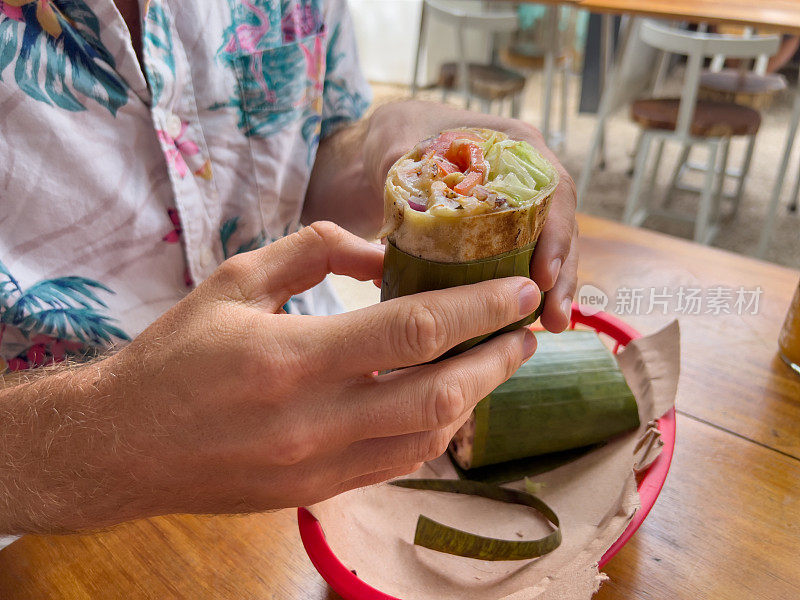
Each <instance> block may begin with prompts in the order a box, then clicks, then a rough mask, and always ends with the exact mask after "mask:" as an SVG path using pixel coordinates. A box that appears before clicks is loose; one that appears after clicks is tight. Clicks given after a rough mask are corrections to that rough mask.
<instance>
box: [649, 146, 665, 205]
mask: <svg viewBox="0 0 800 600" xmlns="http://www.w3.org/2000/svg"><path fill="white" fill-rule="evenodd" d="M664 143H665V140H664V138H663V137H662V138H661V139H660V140H658V146H657V147H656V156H655V159H654V160H653V167H652V169H651V170H650V193H649V194H647V200H645V206H646V207H647V210H648V211H649V210H650V208H652V198H653V192H654V191H655V189H656V183H657V178H658V168H659V167H660V166H661V157H662V156H663V155H664Z"/></svg>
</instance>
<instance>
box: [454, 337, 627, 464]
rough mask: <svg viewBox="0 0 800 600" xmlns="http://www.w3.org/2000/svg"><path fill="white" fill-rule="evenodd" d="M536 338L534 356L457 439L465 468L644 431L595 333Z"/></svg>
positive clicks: (479, 408)
mask: <svg viewBox="0 0 800 600" xmlns="http://www.w3.org/2000/svg"><path fill="white" fill-rule="evenodd" d="M536 338H537V341H538V349H537V350H536V354H534V356H533V358H532V359H531V360H529V361H528V362H527V363H525V364H524V365H522V367H520V369H519V370H518V371H517V372H516V373H515V374H514V375H512V376H511V378H510V379H509V380H508V381H506V382H505V383H503V384H502V385H500V386H499V387H498V388H497V389H496V390H495V391H494V392H492V393H491V394H490V395H489V396H487V397H486V398H484V399H483V400H481V401H480V402H479V403H478V404H477V406H476V407H475V410H474V411H473V413H472V415H471V416H470V418H469V420H468V421H467V422H466V423H465V424H464V426H463V427H462V428H461V429H460V430H459V431H458V432H457V433H456V435H455V437H454V438H453V441H452V442H451V444H450V454H451V456H452V457H453V459H454V460H455V462H456V463H457V464H458V466H460V467H461V468H462V469H465V470H469V469H475V468H478V467H485V466H487V465H497V464H498V463H505V462H506V461H515V460H518V459H523V458H528V457H533V456H539V455H544V454H550V453H554V452H561V451H565V450H572V449H575V448H582V447H586V446H590V445H592V444H596V443H598V442H603V441H605V440H608V439H609V438H611V437H613V436H615V435H618V434H620V433H623V432H625V431H630V430H632V429H636V428H637V427H638V426H639V412H638V409H637V406H636V400H635V399H634V396H633V393H632V392H631V390H630V388H629V387H628V384H627V382H626V381H625V377H624V376H623V374H622V372H621V371H620V368H619V366H618V364H617V361H616V359H615V358H614V356H613V355H612V354H611V352H610V351H609V350H608V348H606V347H605V345H603V342H602V341H601V340H600V338H599V337H598V335H597V334H596V333H595V332H593V331H565V332H564V333H560V334H557V335H555V334H552V333H546V332H541V333H540V332H537V334H536ZM498 466H499V465H498ZM529 474H530V473H529Z"/></svg>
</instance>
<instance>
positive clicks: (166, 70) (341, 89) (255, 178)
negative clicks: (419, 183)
mask: <svg viewBox="0 0 800 600" xmlns="http://www.w3.org/2000/svg"><path fill="white" fill-rule="evenodd" d="M140 6H141V23H142V35H143V40H142V45H143V56H142V62H143V64H144V70H142V68H141V67H140V63H139V61H138V59H137V57H136V54H135V52H134V48H133V45H132V43H131V38H130V34H129V33H128V29H127V27H126V25H125V22H124V21H123V19H122V17H121V15H120V13H119V12H118V11H117V8H116V7H115V5H114V3H113V0H0V372H2V371H3V370H4V369H5V368H10V369H22V368H28V367H33V366H38V365H41V364H46V363H49V362H52V361H57V360H60V359H62V358H63V357H64V356H66V355H70V354H83V353H85V352H86V351H87V350H93V349H100V348H104V347H107V346H109V345H111V344H115V343H120V342H123V341H125V340H129V339H130V338H132V337H134V336H136V335H137V334H138V333H139V332H140V331H141V330H142V329H143V328H145V327H146V326H147V325H148V324H149V323H151V322H152V321H153V320H155V319H156V318H157V317H158V316H159V315H160V314H162V313H163V312H164V311H165V310H166V309H167V308H169V307H170V306H172V305H173V304H174V303H175V302H176V301H178V300H179V299H180V298H181V297H183V296H184V295H185V294H186V293H187V292H188V291H189V290H190V289H191V288H192V287H193V286H194V285H196V284H197V283H198V282H200V281H202V280H203V279H205V278H206V277H207V276H208V275H209V274H210V273H211V272H212V271H213V270H214V269H215V268H216V266H217V265H218V264H219V263H220V262H222V261H223V260H224V259H225V258H226V257H228V256H231V255H233V254H236V253H238V252H244V251H247V250H251V249H254V248H257V247H259V246H262V245H264V244H265V243H268V242H270V241H272V240H275V239H277V238H279V237H281V236H284V235H286V234H287V233H290V232H292V231H295V230H296V229H297V228H298V227H299V219H300V212H301V209H302V205H303V199H304V196H305V192H306V186H307V183H308V179H309V175H310V172H311V168H312V165H313V163H314V158H315V154H316V150H317V147H318V145H319V140H320V138H322V137H324V136H326V135H329V134H330V133H331V132H333V131H334V130H335V129H336V128H338V127H340V126H342V125H344V124H347V123H350V122H352V121H354V120H356V119H358V118H359V117H360V116H361V115H362V113H363V112H364V110H365V109H366V107H367V105H368V102H369V89H368V86H367V84H366V82H365V81H364V79H363V77H362V76H361V74H360V72H359V69H358V62H357V58H356V49H355V42H354V37H353V28H352V24H351V22H350V19H349V16H348V13H347V8H346V5H345V0H204V1H202V2H196V1H190V0H149V1H142V2H140ZM286 308H287V310H288V311H289V312H318V313H319V312H334V311H336V310H337V309H338V304H337V302H336V301H335V298H334V296H333V295H332V293H331V292H330V291H329V290H328V289H327V288H325V287H324V286H322V287H319V286H318V287H317V288H315V289H314V290H312V291H311V292H309V293H306V294H304V295H301V296H298V297H295V298H293V299H292V300H291V301H290V302H289V304H288V305H287V307H286Z"/></svg>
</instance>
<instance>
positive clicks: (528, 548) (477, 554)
mask: <svg viewBox="0 0 800 600" xmlns="http://www.w3.org/2000/svg"><path fill="white" fill-rule="evenodd" d="M391 485H394V486H397V487H403V488H409V489H415V490H428V491H434V492H446V493H451V494H464V495H468V496H481V497H483V498H488V499H490V500H496V501H498V502H507V503H510V504H521V505H523V506H528V507H530V508H532V509H534V510H535V511H537V512H538V513H540V514H541V515H542V516H544V517H545V518H546V519H547V520H548V521H549V522H550V523H551V524H552V525H553V527H554V530H553V531H552V532H551V533H550V534H548V535H546V536H545V537H543V538H540V539H538V540H503V539H498V538H491V537H485V536H481V535H477V534H475V533H470V532H468V531H463V530H461V529H456V528H455V527H450V526H449V525H443V524H442V523H439V522H437V521H434V520H433V519H430V518H428V517H426V516H425V515H420V516H419V518H418V519H417V528H416V531H415V532H414V545H416V546H422V547H424V548H430V549H431V550H435V551H437V552H444V553H446V554H453V555H456V556H464V557H466V558H475V559H479V560H526V559H530V558H538V557H540V556H544V555H545V554H548V553H550V552H552V551H553V550H555V549H556V548H558V546H559V545H560V544H561V524H560V523H559V520H558V516H557V515H556V513H555V512H554V511H553V509H552V508H550V507H549V506H548V505H547V504H545V503H544V502H543V501H542V500H540V499H539V498H537V497H536V496H534V495H533V494H530V493H528V492H523V491H520V490H513V489H508V488H503V487H498V486H495V485H489V484H486V483H480V482H477V481H465V480H458V479H456V480H452V479H399V480H397V481H393V482H391Z"/></svg>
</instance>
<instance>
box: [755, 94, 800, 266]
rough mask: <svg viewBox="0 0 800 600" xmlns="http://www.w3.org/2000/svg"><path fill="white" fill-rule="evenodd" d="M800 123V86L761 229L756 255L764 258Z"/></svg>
mask: <svg viewBox="0 0 800 600" xmlns="http://www.w3.org/2000/svg"><path fill="white" fill-rule="evenodd" d="M798 125H800V87H798V88H797V92H796V94H795V97H794V108H793V109H792V117H791V120H790V121H789V131H788V133H787V134H786V144H785V145H784V148H783V158H782V159H781V164H780V168H779V169H778V175H777V177H776V178H775V185H774V186H773V187H772V197H771V198H770V201H769V207H768V208H767V216H766V219H765V220H764V227H763V229H762V230H761V237H760V239H759V240H758V249H757V250H756V256H758V257H759V258H764V255H765V254H766V253H767V245H768V244H769V241H770V237H772V230H773V229H774V227H775V213H776V212H777V211H778V204H779V203H780V199H781V192H782V191H783V181H784V179H785V178H786V170H787V168H788V166H789V158H790V157H791V155H792V148H793V147H794V139H795V136H796V135H797V127H798Z"/></svg>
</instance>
